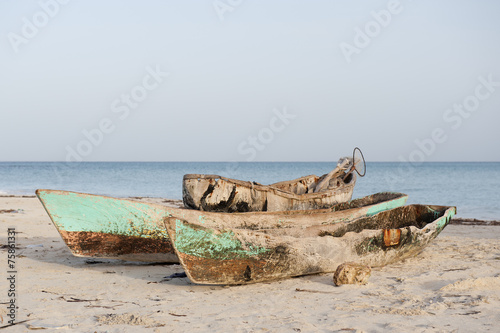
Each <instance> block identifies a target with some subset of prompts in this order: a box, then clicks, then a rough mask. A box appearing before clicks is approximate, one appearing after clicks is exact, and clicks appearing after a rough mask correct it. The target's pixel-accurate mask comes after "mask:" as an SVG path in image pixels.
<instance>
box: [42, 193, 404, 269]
mask: <svg viewBox="0 0 500 333" xmlns="http://www.w3.org/2000/svg"><path fill="white" fill-rule="evenodd" d="M36 195H37V196H38V198H39V199H40V201H41V202H42V204H43V206H44V207H45V210H46V211H47V213H48V215H49V216H50V218H51V220H52V222H53V223H54V226H55V227H56V228H57V230H58V231H59V234H60V235H61V237H62V239H63V240H64V242H65V243H66V245H67V246H68V247H69V249H70V250H71V252H72V253H73V254H74V255H75V256H80V257H97V258H113V259H122V260H130V261H148V262H178V258H177V255H176V254H175V253H174V249H173V248H172V244H171V242H170V239H169V236H168V233H167V231H166V229H165V226H164V222H163V220H164V219H165V218H166V217H168V216H177V217H179V218H185V219H188V220H189V221H198V222H199V223H202V224H203V225H206V226H207V227H213V228H222V227H228V228H235V229H239V228H244V229H253V230H259V229H267V228H282V229H285V228H291V227H297V226H304V227H305V226H309V225H313V224H321V223H323V224H331V223H336V222H338V221H346V220H352V219H355V218H358V217H360V216H370V215H374V214H376V213H378V212H380V211H384V210H387V209H391V208H394V207H399V206H402V205H404V204H405V203H406V200H407V198H408V197H407V195H405V194H401V193H391V192H384V193H377V194H373V195H370V196H367V197H364V198H360V199H356V200H352V201H350V202H347V203H343V204H339V205H335V206H332V207H330V208H329V209H322V210H308V211H286V212H254V213H234V214H231V213H213V212H201V211H196V210H192V209H185V208H170V207H166V206H162V205H158V204H152V203H146V202H139V201H133V200H127V199H117V198H111V197H105V196H99V195H92V194H84V193H75V192H67V191H54V190H37V191H36Z"/></svg>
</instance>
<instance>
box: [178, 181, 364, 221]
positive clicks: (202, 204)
mask: <svg viewBox="0 0 500 333" xmlns="http://www.w3.org/2000/svg"><path fill="white" fill-rule="evenodd" d="M325 177H327V175H323V176H321V177H318V176H315V175H310V176H305V177H302V178H298V179H294V180H290V181H285V182H279V183H275V184H272V185H262V184H258V183H255V182H247V181H241V180H237V179H231V178H226V177H222V176H218V175H199V174H188V175H185V176H184V178H183V186H182V195H183V202H184V205H185V206H186V207H189V208H193V209H199V210H203V211H212V212H230V213H232V212H260V211H268V212H276V211H288V210H309V209H324V208H328V207H331V206H332V205H335V204H338V203H343V202H347V201H349V200H351V198H352V193H353V190H354V185H355V184H356V175H354V174H351V175H349V176H348V177H347V179H346V180H344V179H343V178H344V173H342V174H341V175H340V176H339V177H335V178H332V179H330V180H329V181H328V186H327V187H326V189H325V190H322V191H321V192H314V189H315V188H316V185H317V184H318V183H320V182H321V181H322V180H323V179H324V178H325Z"/></svg>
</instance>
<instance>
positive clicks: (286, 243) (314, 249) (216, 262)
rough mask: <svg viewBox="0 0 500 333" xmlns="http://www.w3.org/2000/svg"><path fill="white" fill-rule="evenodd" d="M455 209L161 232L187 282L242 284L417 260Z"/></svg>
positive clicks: (172, 227)
mask: <svg viewBox="0 0 500 333" xmlns="http://www.w3.org/2000/svg"><path fill="white" fill-rule="evenodd" d="M455 213H456V208H455V207H448V206H427V205H409V206H404V207H399V208H395V209H392V210H389V211H384V212H381V213H379V214H376V215H374V216H371V217H361V218H359V219H356V220H354V221H351V222H346V223H338V224H330V225H324V226H321V225H317V226H310V230H309V231H310V232H309V233H307V235H304V232H303V231H304V228H302V227H295V228H288V229H280V228H275V229H267V230H260V231H255V230H249V229H231V228H209V227H206V226H204V225H203V224H202V223H199V222H197V221H188V220H187V219H185V218H184V219H182V218H176V217H167V218H166V219H165V226H166V228H167V231H168V233H169V236H170V238H171V240H172V244H173V245H174V248H175V251H176V253H177V255H178V257H179V259H180V262H181V264H182V265H183V267H184V269H185V271H186V273H187V275H188V276H189V278H190V279H191V280H192V281H193V282H195V283H199V284H228V285H232V284H247V283H255V282H263V281H271V280H276V279H283V278H289V277H294V276H300V275H307V274H314V273H325V272H334V271H335V270H336V268H337V267H338V266H339V265H340V264H342V263H344V262H354V263H358V264H363V265H369V266H372V267H373V266H383V265H387V264H390V263H392V262H394V261H397V260H401V259H404V258H408V257H410V256H413V255H416V254H418V253H419V252H420V251H422V249H423V248H424V247H425V246H426V245H427V244H428V243H429V242H430V241H432V240H433V239H434V238H435V237H436V236H437V235H438V234H439V233H440V232H441V231H442V230H443V228H444V227H445V226H446V225H447V224H448V223H449V221H450V219H451V218H452V216H453V215H455Z"/></svg>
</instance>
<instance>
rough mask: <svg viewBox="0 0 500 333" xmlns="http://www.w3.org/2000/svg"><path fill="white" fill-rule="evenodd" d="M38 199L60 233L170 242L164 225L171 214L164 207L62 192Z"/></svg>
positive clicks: (46, 192) (47, 193) (39, 196)
mask: <svg viewBox="0 0 500 333" xmlns="http://www.w3.org/2000/svg"><path fill="white" fill-rule="evenodd" d="M37 196H38V198H39V199H40V201H41V202H42V204H43V205H44V207H45V209H46V211H47V213H48V214H49V216H50V217H51V218H52V221H53V222H54V224H55V225H56V227H57V228H58V229H60V230H65V231H89V232H102V233H108V234H114V235H126V236H136V237H145V238H158V239H162V238H168V233H167V232H166V230H165V228H164V227H163V225H162V223H161V222H162V220H163V218H164V217H165V216H166V215H167V214H168V212H167V211H166V210H165V209H162V208H161V207H157V206H153V205H150V204H147V203H141V202H135V201H129V200H124V199H115V198H108V197H102V196H93V195H87V194H80V193H73V192H62V191H61V192H59V191H38V192H37Z"/></svg>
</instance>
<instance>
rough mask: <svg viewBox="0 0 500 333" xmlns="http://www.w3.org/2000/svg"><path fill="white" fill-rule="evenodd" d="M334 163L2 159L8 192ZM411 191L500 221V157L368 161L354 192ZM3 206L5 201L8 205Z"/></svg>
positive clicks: (299, 171)
mask: <svg viewBox="0 0 500 333" xmlns="http://www.w3.org/2000/svg"><path fill="white" fill-rule="evenodd" d="M334 167H335V163H330V162H248V163H226V162H82V163H64V162H0V195H2V194H15V195H21V194H30V195H33V194H34V191H35V189H37V188H45V189H60V190H69V191H76V192H86V193H94V194H102V195H109V196H117V197H129V196H151V197H164V198H171V199H181V198H182V176H183V175H184V174H186V173H205V174H219V175H222V176H226V177H230V178H237V179H243V180H253V181H257V182H259V183H262V184H270V183H274V182H277V181H282V180H289V179H293V178H298V177H301V176H305V175H310V174H316V175H322V174H324V173H327V172H329V171H330V170H331V169H333V168H334ZM381 191H397V192H403V193H406V194H408V195H409V196H410V197H409V200H408V203H423V204H437V205H454V206H457V209H458V216H460V217H466V218H478V219H497V220H500V194H499V191H500V163H497V162H495V163H455V162H453V163H452V162H450V163H423V164H421V165H419V166H412V165H411V164H407V163H392V162H388V163H385V162H377V163H375V162H372V163H369V162H368V163H367V172H366V176H365V177H364V178H358V181H357V184H356V187H355V190H354V195H353V198H357V197H361V196H364V195H368V194H371V193H375V192H381ZM0 208H1V207H0Z"/></svg>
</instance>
